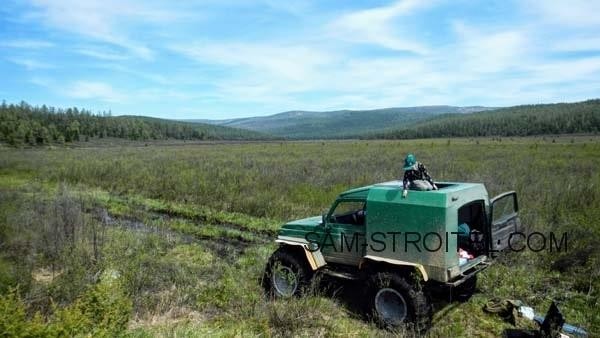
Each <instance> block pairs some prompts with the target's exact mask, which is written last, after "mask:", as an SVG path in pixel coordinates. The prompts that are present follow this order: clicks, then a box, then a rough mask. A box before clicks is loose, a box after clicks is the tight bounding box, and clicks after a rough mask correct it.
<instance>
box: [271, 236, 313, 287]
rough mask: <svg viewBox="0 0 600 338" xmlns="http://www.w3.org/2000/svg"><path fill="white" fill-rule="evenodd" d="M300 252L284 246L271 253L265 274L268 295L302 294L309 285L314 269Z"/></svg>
mask: <svg viewBox="0 0 600 338" xmlns="http://www.w3.org/2000/svg"><path fill="white" fill-rule="evenodd" d="M298 252H299V251H295V250H292V249H290V248H289V247H285V246H283V247H280V248H279V249H277V251H275V252H274V253H273V255H271V258H270V259H269V262H268V263H267V267H266V269H265V273H264V276H263V287H264V288H265V292H266V293H267V296H269V297H274V298H289V297H292V296H301V295H302V294H303V293H304V291H305V290H306V288H307V287H308V286H309V284H310V279H311V277H312V271H311V269H310V267H309V266H308V264H307V263H306V260H305V259H304V257H303V256H300V254H299V253H298Z"/></svg>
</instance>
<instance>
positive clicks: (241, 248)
mask: <svg viewBox="0 0 600 338" xmlns="http://www.w3.org/2000/svg"><path fill="white" fill-rule="evenodd" d="M95 215H96V218H97V219H98V220H99V221H101V222H102V223H103V224H104V225H107V226H113V227H121V228H125V229H128V230H132V231H136V232H143V233H148V234H155V235H158V236H160V237H163V238H165V239H167V240H168V241H174V242H181V243H185V244H191V243H197V244H201V245H202V247H205V248H207V249H208V250H210V251H211V252H213V253H214V254H215V255H216V256H218V257H221V258H224V259H226V260H227V261H231V262H233V261H234V260H235V259H236V258H237V257H238V256H239V255H242V254H243V253H244V252H245V250H246V249H247V248H248V247H250V246H252V245H257V244H261V243H266V242H268V241H269V239H267V238H266V237H265V236H257V239H258V240H257V241H252V240H248V239H246V238H238V237H218V238H216V237H211V236H201V235H191V234H185V233H181V232H178V231H175V230H171V229H169V228H167V227H160V226H153V225H148V224H146V223H144V222H142V221H140V220H138V219H135V218H128V217H118V216H115V215H111V214H110V213H108V211H107V210H106V209H105V208H99V209H96V212H95ZM156 215H158V217H160V218H161V219H164V216H165V215H163V214H158V213H156ZM198 226H202V225H198ZM219 226H223V227H227V225H219ZM231 229H236V230H239V228H238V227H231ZM252 234H253V235H256V234H255V233H252Z"/></svg>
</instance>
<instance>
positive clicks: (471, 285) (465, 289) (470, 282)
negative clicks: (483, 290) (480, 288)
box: [452, 276, 477, 302]
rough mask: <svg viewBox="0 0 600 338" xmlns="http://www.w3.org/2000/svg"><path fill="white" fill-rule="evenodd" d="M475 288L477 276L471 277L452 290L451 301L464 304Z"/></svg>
mask: <svg viewBox="0 0 600 338" xmlns="http://www.w3.org/2000/svg"><path fill="white" fill-rule="evenodd" d="M476 288H477V276H473V277H471V278H469V279H467V280H466V281H464V282H463V283H462V284H460V285H459V286H457V287H455V288H453V289H452V300H457V301H459V302H466V301H468V300H469V299H471V296H473V294H474V293H475V289H476Z"/></svg>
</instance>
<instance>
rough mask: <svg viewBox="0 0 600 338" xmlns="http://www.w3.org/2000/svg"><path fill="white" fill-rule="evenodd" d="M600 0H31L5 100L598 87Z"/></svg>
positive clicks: (199, 104)
mask: <svg viewBox="0 0 600 338" xmlns="http://www.w3.org/2000/svg"><path fill="white" fill-rule="evenodd" d="M598 13H600V2H599V1H584V0H568V1H562V0H553V1H533V0H531V1H529V0H519V1H510V0H502V1H475V0H447V1H444V0H438V1H435V0H434V1H426V0H401V1H348V0H339V1H338V0H322V1H295V0H258V1H246V0H205V1H154V0H150V1H148V0H87V1H86V0H31V1H22V0H21V1H13V0H7V1H3V5H2V6H1V7H0V74H1V77H0V99H5V100H6V101H7V102H19V101H21V100H25V101H27V102H29V103H32V104H38V105H41V104H47V105H53V106H59V107H66V106H78V107H84V108H88V109H91V110H93V111H100V110H109V109H110V110H112V112H113V114H115V115H117V114H136V115H149V116H157V117H165V118H213V119H216V118H230V117H243V116H254V115H268V114H273V113H278V112H281V111H286V110H296V109H302V110H333V109H342V108H347V109H368V108H382V107H393V106H396V107H397V106H415V105H433V104H450V105H488V106H505V105H513V104H522V103H540V102H564V101H579V100H584V99H588V98H595V97H600V15H599V14H598Z"/></svg>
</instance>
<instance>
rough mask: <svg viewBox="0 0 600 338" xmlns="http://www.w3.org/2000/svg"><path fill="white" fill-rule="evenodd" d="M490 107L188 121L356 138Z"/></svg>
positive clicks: (302, 113)
mask: <svg viewBox="0 0 600 338" xmlns="http://www.w3.org/2000/svg"><path fill="white" fill-rule="evenodd" d="M488 109H493V108H488V107H479V106H473V107H454V106H421V107H402V108H386V109H373V110H337V111H325V112H316V111H288V112H283V113H279V114H275V115H270V116H262V117H248V118H238V119H228V120H185V121H186V122H201V123H208V124H213V125H220V126H227V127H235V128H241V129H247V130H253V131H258V132H263V133H268V134H271V135H276V136H280V137H286V138H291V139H321V138H353V137H358V136H359V135H363V134H365V133H367V132H377V131H383V130H385V129H388V128H400V127H402V126H406V125H410V124H413V123H416V122H419V121H422V120H424V119H428V118H432V117H434V116H437V115H440V114H463V113H471V112H477V111H484V110H488Z"/></svg>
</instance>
